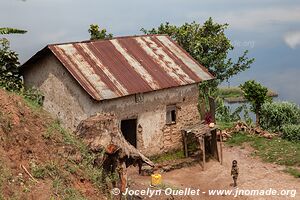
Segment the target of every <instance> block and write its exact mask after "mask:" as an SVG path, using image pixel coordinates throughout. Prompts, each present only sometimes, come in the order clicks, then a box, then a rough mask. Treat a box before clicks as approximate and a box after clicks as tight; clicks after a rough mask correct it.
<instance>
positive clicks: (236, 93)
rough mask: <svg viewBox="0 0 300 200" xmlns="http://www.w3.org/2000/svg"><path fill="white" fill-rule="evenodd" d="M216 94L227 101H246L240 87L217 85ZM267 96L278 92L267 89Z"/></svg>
mask: <svg viewBox="0 0 300 200" xmlns="http://www.w3.org/2000/svg"><path fill="white" fill-rule="evenodd" d="M218 95H219V97H221V98H223V99H224V100H225V101H226V102H229V103H236V102H246V99H245V98H244V94H243V91H242V89H241V88H240V87H218ZM267 96H269V97H276V96H278V94H277V93H276V92H274V91H272V90H271V89H268V93H267Z"/></svg>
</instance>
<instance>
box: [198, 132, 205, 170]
mask: <svg viewBox="0 0 300 200" xmlns="http://www.w3.org/2000/svg"><path fill="white" fill-rule="evenodd" d="M199 143H200V148H201V150H202V164H203V171H204V170H205V139H204V137H203V136H201V137H199Z"/></svg>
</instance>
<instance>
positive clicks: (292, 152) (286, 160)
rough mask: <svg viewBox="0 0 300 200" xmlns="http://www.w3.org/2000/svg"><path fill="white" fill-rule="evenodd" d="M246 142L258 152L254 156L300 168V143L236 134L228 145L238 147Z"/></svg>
mask: <svg viewBox="0 0 300 200" xmlns="http://www.w3.org/2000/svg"><path fill="white" fill-rule="evenodd" d="M246 142H247V143H249V144H250V145H251V146H252V147H253V148H254V149H255V150H256V151H255V152H254V153H253V155H256V156H259V157H260V158H262V160H264V161H266V162H271V163H276V164H279V165H286V166H300V143H295V142H290V141H287V140H284V139H281V138H273V139H272V140H268V139H265V138H263V137H259V136H257V135H247V134H245V133H236V134H234V135H233V136H232V138H230V139H229V140H228V141H227V142H226V143H227V145H230V146H238V145H242V144H243V143H246Z"/></svg>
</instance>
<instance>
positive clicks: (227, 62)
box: [141, 18, 254, 89]
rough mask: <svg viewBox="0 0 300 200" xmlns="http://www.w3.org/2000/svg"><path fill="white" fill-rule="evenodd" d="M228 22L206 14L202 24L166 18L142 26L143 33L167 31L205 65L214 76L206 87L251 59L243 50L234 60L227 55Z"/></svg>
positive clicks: (248, 62)
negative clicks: (172, 21)
mask: <svg viewBox="0 0 300 200" xmlns="http://www.w3.org/2000/svg"><path fill="white" fill-rule="evenodd" d="M227 27H228V24H218V23H215V22H214V21H213V20H212V18H209V19H208V20H207V21H206V22H204V24H203V25H200V24H198V23H196V22H192V23H185V24H183V25H182V26H175V25H170V24H169V23H168V22H166V23H165V24H161V25H160V26H159V27H158V28H153V29H151V30H146V29H144V28H142V29H141V31H142V32H144V33H145V34H168V35H169V36H170V37H171V38H172V39H174V40H175V41H176V42H177V43H178V44H179V45H180V46H181V47H183V48H184V49H185V50H186V51H187V52H188V53H189V54H190V55H191V56H192V57H193V58H194V59H196V60H197V61H198V62H199V63H201V64H202V65H204V66H205V67H207V69H208V70H209V72H210V73H211V74H212V75H214V76H215V77H216V79H215V80H212V81H210V82H209V83H206V84H207V85H208V87H212V88H214V89H216V86H217V85H218V84H220V83H221V82H223V81H224V80H228V79H229V78H230V77H232V76H233V75H236V74H238V73H239V72H241V71H244V70H246V69H248V68H249V67H250V65H251V64H252V63H253V61H254V59H249V58H248V57H247V53H248V51H245V52H244V53H243V54H242V55H241V56H240V57H239V58H238V60H237V61H236V62H233V60H232V59H231V58H228V53H229V52H230V51H232V50H233V49H234V47H233V45H232V44H231V43H230V40H229V39H228V38H227V37H226V35H225V30H226V29H227Z"/></svg>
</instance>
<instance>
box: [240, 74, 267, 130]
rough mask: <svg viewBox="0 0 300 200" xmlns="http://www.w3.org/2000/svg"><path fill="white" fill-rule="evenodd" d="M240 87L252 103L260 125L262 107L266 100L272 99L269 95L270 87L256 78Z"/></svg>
mask: <svg viewBox="0 0 300 200" xmlns="http://www.w3.org/2000/svg"><path fill="white" fill-rule="evenodd" d="M240 87H241V89H242V90H243V93H244V97H245V98H246V99H247V100H248V101H249V103H250V104H251V109H252V111H253V112H255V114H256V123H257V125H259V113H260V111H261V107H262V105H263V104H264V103H265V102H267V101H268V100H270V98H269V97H268V96H267V92H268V89H267V88H266V87H264V86H262V85H261V84H260V83H257V82H256V81H254V80H250V81H246V82H245V83H244V84H242V85H240Z"/></svg>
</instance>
